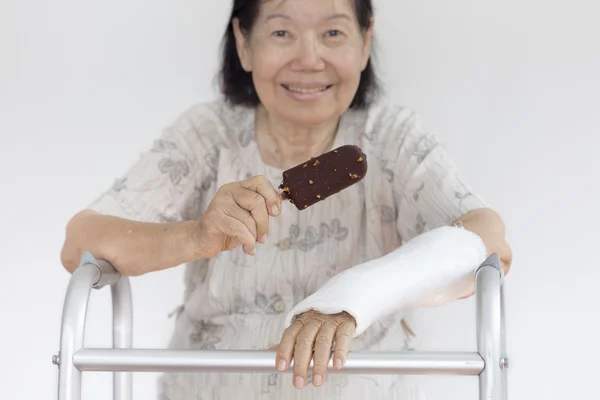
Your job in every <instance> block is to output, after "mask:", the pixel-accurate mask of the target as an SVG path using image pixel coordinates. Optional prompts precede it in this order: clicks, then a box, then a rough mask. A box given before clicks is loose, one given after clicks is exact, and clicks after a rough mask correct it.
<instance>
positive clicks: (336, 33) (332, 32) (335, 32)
mask: <svg viewBox="0 0 600 400" xmlns="http://www.w3.org/2000/svg"><path fill="white" fill-rule="evenodd" d="M325 35H326V36H328V37H338V36H341V35H342V31H339V30H337V29H331V30H329V31H327V33H326V34H325Z"/></svg>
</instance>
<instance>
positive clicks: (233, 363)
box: [52, 254, 508, 400]
mask: <svg viewBox="0 0 600 400" xmlns="http://www.w3.org/2000/svg"><path fill="white" fill-rule="evenodd" d="M475 279H476V293H475V296H476V313H477V352H424V351H411V352H359V353H351V354H350V355H349V356H348V360H347V363H346V365H345V366H344V368H343V369H342V370H340V371H335V370H333V369H331V370H330V371H329V373H335V374H339V373H342V374H413V375H414V374H419V375H475V376H478V377H479V399H480V400H506V399H507V389H506V384H507V376H506V374H507V371H506V369H507V368H508V358H507V356H506V341H505V332H504V303H503V290H502V283H503V280H504V272H503V270H502V267H501V263H500V258H499V257H498V255H497V254H493V255H492V256H490V257H489V258H488V259H487V260H486V261H484V262H483V263H482V264H481V265H480V266H479V267H478V268H477V270H476V272H475ZM108 285H110V288H111V296H112V308H113V348H110V349H94V348H83V338H84V331H85V321H86V314H87V306H88V301H89V297H90V293H91V290H92V289H100V288H102V287H104V286H108ZM132 314H133V313H132V299H131V286H130V283H129V279H128V278H127V277H126V276H121V275H119V274H118V273H117V272H116V270H115V269H114V268H113V267H112V266H111V265H110V264H109V263H107V262H105V261H96V260H95V259H93V257H91V256H90V257H88V259H87V260H85V259H84V260H82V262H81V264H80V265H79V267H78V268H77V269H76V270H75V272H74V273H73V275H72V276H71V278H70V281H69V284H68V287H67V291H66V296H65V301H64V305H63V312H62V325H61V335H60V352H59V353H58V355H55V356H54V357H53V358H52V362H53V363H54V364H55V365H57V366H58V368H59V378H58V400H81V379H82V372H85V371H110V372H113V399H114V400H131V399H132V372H204V373H208V372H219V373H242V372H253V373H272V372H278V371H277V369H276V368H275V358H274V352H272V351H254V350H166V349H132V348H131V347H132V319H133V315H132ZM311 366H312V363H311ZM331 366H332V364H331V362H330V367H331ZM292 367H293V362H292ZM292 367H290V368H289V369H288V371H289V372H291V371H292ZM289 372H280V373H289Z"/></svg>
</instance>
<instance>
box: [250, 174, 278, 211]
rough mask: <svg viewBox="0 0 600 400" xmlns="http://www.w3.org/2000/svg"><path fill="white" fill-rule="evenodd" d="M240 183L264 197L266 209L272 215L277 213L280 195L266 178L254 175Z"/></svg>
mask: <svg viewBox="0 0 600 400" xmlns="http://www.w3.org/2000/svg"><path fill="white" fill-rule="evenodd" d="M240 183H241V185H242V187H244V188H246V189H249V190H252V191H255V192H257V193H258V194H260V195H261V196H262V197H264V199H265V201H266V205H267V209H268V210H269V213H270V214H271V215H272V216H277V215H279V213H280V212H281V196H280V195H279V193H277V191H276V190H275V188H274V187H273V185H272V184H271V182H269V180H268V179H267V178H265V177H264V176H255V177H253V178H250V179H247V180H245V181H242V182H240Z"/></svg>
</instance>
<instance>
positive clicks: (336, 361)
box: [334, 358, 342, 369]
mask: <svg viewBox="0 0 600 400" xmlns="http://www.w3.org/2000/svg"><path fill="white" fill-rule="evenodd" d="M334 366H335V367H336V368H338V369H339V368H342V359H341V358H336V360H335V365H334Z"/></svg>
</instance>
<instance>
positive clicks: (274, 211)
mask: <svg viewBox="0 0 600 400" xmlns="http://www.w3.org/2000/svg"><path fill="white" fill-rule="evenodd" d="M271 214H273V215H277V214H279V207H278V206H277V205H274V206H273V207H271Z"/></svg>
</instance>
